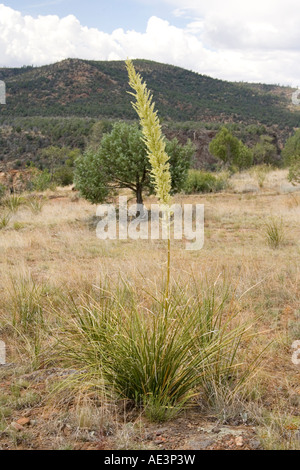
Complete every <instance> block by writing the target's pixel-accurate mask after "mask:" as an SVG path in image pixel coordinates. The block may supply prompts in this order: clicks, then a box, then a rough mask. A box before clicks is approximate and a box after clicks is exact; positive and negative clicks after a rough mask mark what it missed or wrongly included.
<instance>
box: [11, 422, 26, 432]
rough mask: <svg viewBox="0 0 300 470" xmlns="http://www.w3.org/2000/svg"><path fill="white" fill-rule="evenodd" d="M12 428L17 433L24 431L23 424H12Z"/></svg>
mask: <svg viewBox="0 0 300 470" xmlns="http://www.w3.org/2000/svg"><path fill="white" fill-rule="evenodd" d="M10 427H11V428H12V429H14V430H15V431H17V432H20V431H24V427H23V426H21V424H19V423H15V422H13V423H11V424H10Z"/></svg>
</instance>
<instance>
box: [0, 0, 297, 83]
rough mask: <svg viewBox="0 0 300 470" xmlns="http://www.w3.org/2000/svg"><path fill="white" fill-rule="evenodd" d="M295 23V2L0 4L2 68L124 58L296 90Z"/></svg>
mask: <svg viewBox="0 0 300 470" xmlns="http://www.w3.org/2000/svg"><path fill="white" fill-rule="evenodd" d="M49 15H52V16H49ZM299 24H300V9H299V3H298V0H251V1H250V0H243V1H241V0H226V1H224V0H184V1H183V0H100V1H99V0H22V1H20V0H0V67H3V66H6V67H19V66H22V65H35V66H39V65H45V64H49V63H54V62H58V61H60V60H64V59H66V58H79V59H90V60H125V59H126V58H127V57H130V58H133V59H134V58H143V59H150V60H155V61H158V62H163V63H168V64H173V65H178V66H180V67H184V68H186V69H188V70H193V71H195V72H199V73H202V74H205V75H209V76H211V77H215V78H221V79H225V80H230V81H247V82H260V83H274V84H284V85H292V86H294V87H298V86H299V85H300V28H299Z"/></svg>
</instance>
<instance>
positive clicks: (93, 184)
mask: <svg viewBox="0 0 300 470" xmlns="http://www.w3.org/2000/svg"><path fill="white" fill-rule="evenodd" d="M166 150H167V152H168V154H169V155H170V171H171V176H172V191H173V192H175V191H179V190H181V189H182V188H183V185H184V182H185V179H186V177H187V172H188V169H189V167H190V163H191V158H192V156H193V153H194V146H193V145H192V143H191V142H188V143H187V144H186V145H185V146H181V145H180V144H179V143H178V141H177V139H173V140H172V141H166ZM150 172H151V165H150V162H149V159H148V157H147V149H146V146H145V143H144V140H143V134H142V131H141V130H140V128H139V127H138V125H137V124H133V125H129V124H127V123H124V122H119V123H116V124H115V125H114V126H113V129H112V131H111V133H109V134H105V135H104V136H103V137H102V140H101V145H100V147H99V149H98V151H97V152H94V151H93V150H92V149H89V150H88V151H87V152H86V153H85V154H84V155H83V157H81V158H79V159H77V160H76V171H75V184H76V187H77V188H78V189H79V190H80V192H81V194H82V195H83V196H84V197H85V198H86V199H88V200H89V201H91V202H93V203H98V202H103V201H104V200H105V199H106V198H107V197H109V196H110V195H111V193H112V191H113V190H115V189H120V188H128V189H131V190H132V191H133V192H134V194H135V197H136V200H137V203H138V204H143V191H145V190H147V191H148V192H149V193H151V192H153V183H152V180H151V177H150Z"/></svg>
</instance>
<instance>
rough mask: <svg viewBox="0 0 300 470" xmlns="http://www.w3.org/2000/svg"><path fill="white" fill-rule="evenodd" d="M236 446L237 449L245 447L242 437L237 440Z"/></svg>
mask: <svg viewBox="0 0 300 470" xmlns="http://www.w3.org/2000/svg"><path fill="white" fill-rule="evenodd" d="M235 445H236V446H237V447H242V446H243V445H244V439H243V438H242V437H241V436H238V437H236V438H235Z"/></svg>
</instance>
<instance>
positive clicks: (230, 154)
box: [209, 127, 253, 169]
mask: <svg viewBox="0 0 300 470" xmlns="http://www.w3.org/2000/svg"><path fill="white" fill-rule="evenodd" d="M209 151H210V153H211V154H212V155H214V156H215V157H217V158H219V159H220V160H222V162H223V163H224V164H225V165H226V166H236V167H238V168H239V169H243V168H248V167H249V166H251V165H252V162H253V155H252V152H251V150H250V149H249V148H248V147H247V146H246V145H244V144H243V142H242V141H240V140H239V139H238V138H237V137H234V136H233V135H232V134H231V132H230V131H229V130H228V129H227V128H226V127H222V129H221V130H220V131H219V132H218V133H217V135H216V137H215V138H214V139H213V140H212V141H211V143H210V145H209Z"/></svg>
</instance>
